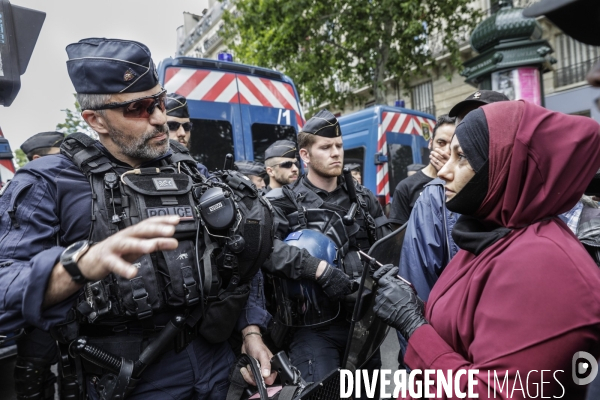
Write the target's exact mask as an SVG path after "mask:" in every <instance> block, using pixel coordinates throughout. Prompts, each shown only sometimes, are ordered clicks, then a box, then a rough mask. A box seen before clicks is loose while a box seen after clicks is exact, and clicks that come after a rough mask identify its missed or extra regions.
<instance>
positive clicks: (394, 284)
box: [373, 267, 427, 340]
mask: <svg viewBox="0 0 600 400" xmlns="http://www.w3.org/2000/svg"><path fill="white" fill-rule="evenodd" d="M396 275H398V268H396V267H394V268H392V269H390V270H389V271H388V272H387V273H386V274H385V275H383V276H382V277H380V279H379V287H378V288H377V296H375V306H374V307H373V310H374V311H375V314H377V316H379V318H381V319H382V320H383V321H384V322H385V323H386V324H388V325H389V326H391V327H393V328H396V329H398V331H399V332H400V333H401V334H402V336H404V338H406V340H408V339H409V338H410V337H411V336H412V334H413V332H414V331H415V330H416V329H417V328H418V327H420V326H421V325H424V324H426V323H427V320H426V319H425V317H424V316H423V314H424V312H425V304H424V303H423V301H422V300H421V299H419V297H418V296H417V293H416V292H415V291H414V290H413V288H412V287H410V286H409V285H408V284H406V283H405V282H403V281H402V280H400V279H398V278H397V277H396Z"/></svg>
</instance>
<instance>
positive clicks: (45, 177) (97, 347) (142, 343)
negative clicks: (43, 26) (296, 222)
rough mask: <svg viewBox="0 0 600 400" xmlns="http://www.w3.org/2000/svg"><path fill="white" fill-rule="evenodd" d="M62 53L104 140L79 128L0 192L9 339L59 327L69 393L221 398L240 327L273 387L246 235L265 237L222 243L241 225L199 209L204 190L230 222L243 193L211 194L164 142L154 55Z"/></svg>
mask: <svg viewBox="0 0 600 400" xmlns="http://www.w3.org/2000/svg"><path fill="white" fill-rule="evenodd" d="M67 53H68V56H69V60H68V61H67V67H68V72H69V76H70V78H71V81H72V83H73V85H74V87H75V90H76V92H77V100H78V102H79V104H80V105H81V109H82V110H83V111H82V117H83V119H84V120H85V121H86V122H87V123H88V125H89V126H90V127H91V128H92V129H93V130H94V131H96V132H97V133H98V136H99V140H98V141H96V140H93V139H91V138H90V137H89V136H86V135H84V134H73V135H70V136H69V137H68V138H67V139H65V141H64V143H63V144H62V147H61V154H60V155H56V156H52V157H43V158H41V159H39V160H36V161H34V162H32V163H29V164H27V165H26V166H24V167H23V168H21V169H19V171H18V172H17V174H16V175H15V177H14V179H13V180H12V181H11V182H10V183H9V184H8V186H7V187H5V190H4V191H3V192H2V194H1V196H0V232H1V235H2V241H1V242H0V265H1V266H2V268H0V293H2V295H1V296H2V298H1V301H0V304H2V308H1V309H0V330H1V332H2V333H4V332H10V331H16V330H18V329H20V328H22V327H24V326H33V327H36V328H39V329H41V330H49V329H51V328H52V333H53V336H54V337H55V338H56V339H57V341H58V343H59V347H60V353H61V357H60V363H59V364H60V365H59V372H60V374H61V375H62V377H63V382H65V383H64V384H63V386H62V388H61V391H62V393H63V394H62V395H63V397H66V398H70V399H84V398H90V399H97V398H102V399H108V398H121V399H122V398H124V397H126V398H130V399H159V398H160V399H163V398H165V397H169V398H181V399H189V398H194V399H215V400H216V399H223V398H225V396H226V393H227V388H228V386H229V382H228V372H229V369H230V366H231V364H232V363H233V362H234V359H235V357H234V354H233V351H232V349H231V346H230V345H229V344H228V342H227V341H226V340H227V338H228V337H229V336H230V335H231V334H232V332H234V331H236V330H237V331H241V332H242V333H243V335H244V336H243V338H244V339H243V340H244V350H245V351H246V352H247V353H249V354H250V355H253V356H254V357H255V358H257V359H259V361H260V362H261V365H263V368H264V369H265V371H263V372H264V375H265V376H266V377H268V378H267V381H269V380H270V381H272V379H274V377H272V376H270V375H271V374H270V371H269V368H270V364H269V359H270V356H271V354H270V353H269V351H268V349H266V347H265V346H264V345H263V344H262V340H261V335H260V332H261V329H263V330H264V329H266V323H267V322H268V314H267V313H266V311H265V310H264V305H263V304H260V303H261V302H260V299H261V295H260V291H259V286H260V285H261V282H260V281H259V278H261V274H257V273H256V270H257V269H258V268H260V265H259V266H258V267H257V268H256V269H251V268H249V267H248V266H249V265H251V264H249V263H248V262H247V259H246V258H244V254H246V253H245V252H246V251H247V250H248V246H249V245H248V242H251V244H250V245H261V243H262V242H260V241H256V240H254V241H251V240H248V241H247V242H246V246H244V244H243V240H241V239H240V238H239V237H237V236H236V239H237V241H236V243H235V246H229V243H230V242H229V240H230V239H231V238H229V237H227V235H228V234H229V233H231V234H236V235H238V234H239V232H242V231H239V229H246V228H244V226H245V225H248V224H246V223H245V222H244V218H241V222H240V223H239V224H238V225H236V226H234V227H231V226H232V225H231V224H225V225H222V226H219V225H218V223H219V222H220V221H221V220H219V219H218V218H217V219H216V221H217V222H215V219H214V218H213V219H212V220H211V219H210V218H211V216H210V215H209V216H208V217H206V212H205V214H203V215H205V217H202V218H204V223H203V224H200V223H199V219H200V218H201V217H200V213H201V212H202V204H203V202H204V203H206V202H207V198H206V196H205V195H206V194H207V193H208V195H209V197H210V199H217V200H218V201H222V203H221V204H220V206H218V207H213V210H214V211H218V212H221V211H223V210H225V211H227V210H229V211H231V210H233V211H231V212H230V214H231V215H234V216H235V211H236V210H238V211H239V207H234V206H235V204H232V202H231V201H226V199H224V198H225V197H226V198H227V199H231V198H233V197H234V196H233V193H231V189H229V186H226V185H224V184H221V185H219V184H218V183H214V185H213V186H211V183H210V182H208V183H207V181H206V179H205V178H204V177H203V176H202V175H201V174H200V173H199V172H198V171H197V169H196V162H195V161H194V160H193V159H192V158H191V157H190V156H189V153H188V152H187V149H186V148H185V147H184V146H181V145H180V144H179V143H177V142H176V141H171V142H169V138H168V129H167V119H166V115H165V100H166V91H165V90H164V89H163V88H162V87H161V86H160V85H159V83H158V76H157V73H156V70H155V67H154V64H153V62H152V58H151V55H150V51H149V50H148V48H147V47H146V46H144V45H143V44H141V43H137V42H133V41H127V40H117V39H100V38H90V39H83V40H81V41H79V42H78V43H74V44H71V45H69V46H67ZM226 192H228V194H227V196H225V195H224V194H225V193H226ZM239 193H241V192H239ZM254 197H255V198H256V197H260V196H257V195H256V193H254ZM210 199H209V200H210ZM211 204H214V202H213V203H211ZM195 210H201V211H198V212H196V211H195ZM204 211H206V210H204ZM154 215H158V216H156V217H152V216H154ZM238 215H240V214H239V213H238ZM211 221H212V222H211ZM253 226H255V228H254V230H255V231H259V232H260V236H261V237H262V238H267V239H268V235H267V234H263V230H261V229H262V228H263V227H262V225H260V224H258V223H256V222H254V225H253ZM219 228H223V229H224V232H221V231H216V230H215V229H219ZM267 228H268V229H272V228H271V227H267ZM267 232H268V231H267ZM217 233H219V236H218V237H217V235H216V234H217ZM220 237H222V238H224V239H222V240H223V241H219V240H221V239H219V238H220ZM242 239H243V237H242ZM225 241H227V243H226V244H224V242H225ZM266 244H267V245H268V246H269V249H270V248H271V243H269V241H268V240H267V241H266ZM250 250H251V253H252V254H258V253H260V252H259V251H258V250H260V249H258V250H257V249H250ZM255 250H257V251H255ZM260 254H262V253H260ZM222 258H225V259H226V261H223V260H222ZM254 258H257V259H259V260H260V257H256V256H255V257H254ZM254 258H253V259H254ZM219 260H221V261H219ZM251 261H252V260H251ZM219 262H220V264H219ZM261 264H262V262H261ZM223 266H225V267H228V268H229V269H228V270H226V268H224V267H223ZM242 311H243V312H242ZM86 396H87V397H86Z"/></svg>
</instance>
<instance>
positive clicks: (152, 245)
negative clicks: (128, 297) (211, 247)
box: [77, 216, 179, 281]
mask: <svg viewBox="0 0 600 400" xmlns="http://www.w3.org/2000/svg"><path fill="white" fill-rule="evenodd" d="M178 223H179V217H176V216H168V217H153V218H148V219H146V220H144V221H142V222H140V223H138V224H135V225H133V226H130V227H129V228H126V229H123V230H122V231H119V232H117V233H115V234H114V235H112V236H109V237H108V238H106V239H104V240H103V241H101V242H99V243H96V244H95V245H93V246H92V247H91V248H90V249H89V250H88V252H87V253H85V254H84V255H83V256H82V257H81V259H79V261H78V263H77V265H78V266H79V269H80V270H81V273H82V274H83V276H85V277H86V278H88V279H89V280H92V281H95V280H100V279H102V278H104V277H105V276H106V275H108V274H109V273H111V272H112V273H115V274H117V275H120V276H122V277H124V278H127V279H131V278H133V277H135V276H136V274H137V268H136V267H134V266H133V265H132V264H131V263H132V262H133V261H135V260H136V259H138V258H140V257H141V256H142V255H144V254H148V253H152V252H154V251H158V250H174V249H176V248H177V239H174V238H173V235H174V234H175V225H177V224H178Z"/></svg>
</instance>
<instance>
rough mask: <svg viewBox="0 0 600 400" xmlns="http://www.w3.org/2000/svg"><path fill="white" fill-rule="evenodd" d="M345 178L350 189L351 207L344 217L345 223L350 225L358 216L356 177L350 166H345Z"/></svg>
mask: <svg viewBox="0 0 600 400" xmlns="http://www.w3.org/2000/svg"><path fill="white" fill-rule="evenodd" d="M344 179H345V181H346V188H347V189H348V197H350V202H351V203H352V204H351V205H350V209H349V210H348V213H347V214H346V215H344V216H343V217H342V221H343V222H344V225H346V226H350V225H352V224H353V223H354V218H355V217H356V211H357V210H358V203H357V202H356V188H355V187H354V178H352V172H350V170H349V169H348V168H344Z"/></svg>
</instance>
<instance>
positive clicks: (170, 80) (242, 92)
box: [165, 68, 304, 129]
mask: <svg viewBox="0 0 600 400" xmlns="http://www.w3.org/2000/svg"><path fill="white" fill-rule="evenodd" d="M165 89H167V91H168V92H169V93H173V92H174V93H178V94H180V95H182V96H185V97H186V98H187V99H188V100H201V101H214V102H218V103H241V104H248V105H252V106H261V107H272V108H283V109H286V110H291V111H294V113H295V114H296V121H297V123H298V128H299V129H301V128H302V126H303V125H304V118H303V117H302V111H301V108H300V105H299V104H298V102H297V101H296V96H295V94H294V89H293V88H292V85H290V84H288V83H285V82H279V81H274V80H271V79H266V78H259V77H255V76H248V75H241V74H239V75H236V74H233V73H228V72H220V71H210V70H199V69H192V68H168V69H167V71H166V74H165Z"/></svg>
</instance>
